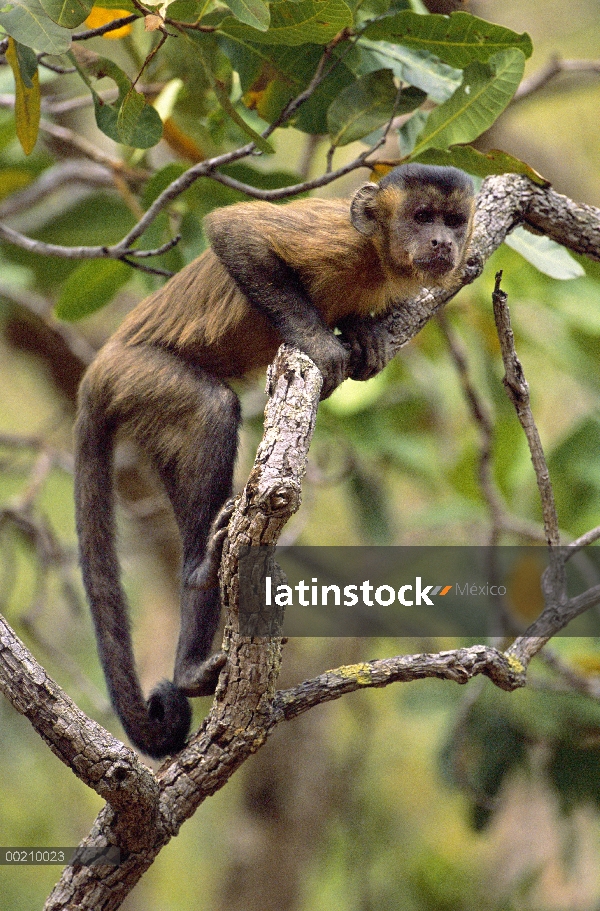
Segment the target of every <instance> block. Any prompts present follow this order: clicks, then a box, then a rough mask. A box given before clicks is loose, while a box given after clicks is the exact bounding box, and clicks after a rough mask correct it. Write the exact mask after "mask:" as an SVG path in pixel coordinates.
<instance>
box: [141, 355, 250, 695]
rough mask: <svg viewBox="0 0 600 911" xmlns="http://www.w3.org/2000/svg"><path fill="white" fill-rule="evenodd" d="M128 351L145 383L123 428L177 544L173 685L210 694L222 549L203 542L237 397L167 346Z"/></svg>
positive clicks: (234, 429) (225, 487)
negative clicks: (144, 459) (169, 511)
mask: <svg viewBox="0 0 600 911" xmlns="http://www.w3.org/2000/svg"><path fill="white" fill-rule="evenodd" d="M127 355H128V356H129V357H137V358H138V359H139V360H140V361H141V362H143V367H144V371H145V375H146V376H147V377H148V380H149V382H148V384H147V385H146V388H144V389H143V390H140V393H141V394H140V402H141V399H142V396H143V404H141V408H143V415H142V416H140V415H138V416H137V417H136V419H135V421H133V420H132V421H131V422H130V427H129V429H130V431H131V432H132V433H133V435H134V437H135V438H136V439H137V440H138V442H139V443H140V445H141V446H142V448H144V449H145V450H146V451H147V452H148V453H149V455H150V457H151V458H152V460H153V462H154V464H155V465H156V467H157V469H158V472H159V474H160V477H161V479H162V481H163V483H164V485H165V488H166V490H167V493H168V495H169V499H170V500H171V504H172V506H173V511H174V513H175V518H176V520H177V524H178V527H179V532H180V535H181V539H182V543H183V565H182V579H181V583H182V584H181V628H180V634H179V641H178V644H177V652H176V657H175V673H174V682H175V684H176V686H178V687H179V688H180V689H182V690H184V691H185V692H186V694H187V695H196V696H197V695H202V694H205V693H209V692H214V688H215V684H216V679H217V677H218V671H219V669H220V666H222V663H223V662H222V660H221V665H219V660H220V659H216V665H217V666H216V667H215V661H214V660H213V661H211V662H210V664H209V667H208V668H205V667H203V662H204V661H205V659H206V658H207V657H208V655H209V654H210V650H211V647H212V642H213V638H214V635H215V632H216V630H217V627H218V625H219V619H220V602H219V591H218V586H217V580H216V573H215V572H213V571H212V569H211V567H212V562H214V561H215V560H218V556H219V553H220V547H219V545H218V544H217V546H216V548H211V547H209V546H208V543H209V540H208V539H209V534H210V531H211V526H212V524H213V521H214V520H215V518H216V516H217V515H218V513H219V510H220V509H221V507H222V506H223V504H224V503H225V501H226V500H227V499H228V497H229V496H230V495H231V486H232V477H233V467H234V462H235V456H236V451H237V438H238V427H239V422H240V406H239V401H238V398H237V396H236V395H235V393H234V392H233V390H232V389H230V388H229V386H227V385H226V384H225V383H223V382H222V381H221V380H219V379H218V378H217V377H215V376H212V375H211V374H210V373H208V372H207V371H205V370H203V369H201V368H199V367H196V366H194V365H192V364H190V363H188V362H186V361H184V360H183V359H181V358H179V357H177V356H176V355H175V354H172V353H171V352H169V351H166V350H164V349H158V348H149V347H146V346H144V348H143V349H142V348H140V349H136V348H135V347H132V348H130V349H127ZM140 369H141V368H140ZM138 404H139V403H138ZM125 429H127V423H126V424H125ZM220 543H221V544H222V542H220ZM216 551H218V552H219V553H216ZM205 560H206V563H207V564H208V565H207V566H206V568H205V563H204V561H205ZM203 578H205V579H206V582H207V584H206V585H204V586H202V587H199V586H198V579H200V580H201V579H203Z"/></svg>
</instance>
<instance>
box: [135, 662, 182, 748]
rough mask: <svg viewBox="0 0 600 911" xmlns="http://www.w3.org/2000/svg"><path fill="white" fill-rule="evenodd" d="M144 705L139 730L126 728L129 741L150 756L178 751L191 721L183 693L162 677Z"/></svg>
mask: <svg viewBox="0 0 600 911" xmlns="http://www.w3.org/2000/svg"><path fill="white" fill-rule="evenodd" d="M147 709H148V721H147V724H145V725H144V726H143V730H140V731H131V732H130V731H129V730H128V731H127V733H128V734H129V739H130V740H131V742H132V743H133V744H134V746H136V747H137V748H138V749H139V750H140V751H141V752H142V753H145V754H146V755H147V756H150V757H151V758H152V759H163V758H164V757H165V756H168V755H170V754H172V753H178V752H179V751H180V750H181V749H183V747H184V746H185V742H186V740H187V736H188V733H189V730H190V725H191V723H192V709H191V706H190V703H189V701H188V699H187V698H186V696H185V695H184V694H183V692H182V691H181V690H180V689H179V688H178V687H177V686H175V684H174V683H172V682H171V681H170V680H163V681H161V683H159V684H158V685H157V686H156V687H155V688H154V689H153V690H152V692H151V693H150V696H149V697H148V701H147ZM126 729H127V728H126Z"/></svg>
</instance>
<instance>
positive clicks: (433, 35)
mask: <svg viewBox="0 0 600 911" xmlns="http://www.w3.org/2000/svg"><path fill="white" fill-rule="evenodd" d="M363 35H364V37H365V38H374V39H375V40H383V41H391V42H393V43H394V44H402V45H404V46H405V47H412V48H418V49H420V50H423V51H428V52H429V53H430V54H433V55H434V56H435V57H439V59H440V60H443V61H444V62H445V63H449V64H450V66H455V67H458V68H459V69H463V68H464V67H465V66H468V64H469V63H473V62H474V61H479V62H481V63H485V62H486V61H487V60H489V58H490V57H491V56H492V55H493V54H496V53H498V52H499V51H503V50H508V49H509V48H519V49H520V50H521V51H522V52H523V54H524V55H525V57H530V56H531V54H532V51H533V47H532V44H531V38H530V37H529V35H528V34H527V33H523V34H521V35H519V34H518V33H517V32H513V31H511V30H510V29H508V28H504V27H503V26H501V25H495V24H494V23H493V22H486V21H485V19H478V18H477V16H471V15H470V13H463V12H457V13H452V15H450V16H440V15H429V16H420V15H417V14H416V13H413V12H412V11H411V10H405V11H403V12H401V13H395V14H393V15H390V16H383V17H382V18H381V19H376V20H375V21H374V22H371V23H370V24H369V25H368V26H367V28H366V29H365V30H364V32H363Z"/></svg>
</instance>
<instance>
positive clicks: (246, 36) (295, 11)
mask: <svg viewBox="0 0 600 911" xmlns="http://www.w3.org/2000/svg"><path fill="white" fill-rule="evenodd" d="M351 25H352V13H351V11H350V7H349V6H348V5H347V4H346V3H344V0H300V2H299V3H292V2H291V0H284V2H283V3H275V4H273V5H272V6H271V25H270V28H269V29H268V31H266V32H264V31H258V29H254V28H250V27H249V26H247V25H243V24H241V23H238V22H236V20H235V19H226V20H225V21H224V22H223V24H222V26H221V31H222V32H223V33H224V34H226V35H231V36H232V37H233V38H237V39H238V40H239V41H242V40H246V41H251V42H254V43H256V44H271V45H273V44H284V45H287V46H289V47H297V46H299V45H301V44H326V43H327V41H329V40H330V39H331V38H333V37H334V35H337V33H338V32H340V31H341V30H342V29H343V28H346V27H349V26H351Z"/></svg>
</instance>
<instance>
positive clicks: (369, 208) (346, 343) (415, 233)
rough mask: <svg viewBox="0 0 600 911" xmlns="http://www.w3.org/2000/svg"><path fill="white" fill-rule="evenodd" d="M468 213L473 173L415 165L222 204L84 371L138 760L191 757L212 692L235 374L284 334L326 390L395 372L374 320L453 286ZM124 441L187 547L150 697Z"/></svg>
mask: <svg viewBox="0 0 600 911" xmlns="http://www.w3.org/2000/svg"><path fill="white" fill-rule="evenodd" d="M473 210H474V194H473V184H472V181H471V179H470V178H469V177H468V176H467V175H466V174H464V173H463V172H462V171H458V170H456V169H455V168H443V167H434V166H426V165H417V164H409V165H403V166H401V167H398V168H395V169H394V170H393V171H391V172H390V173H389V174H387V175H386V176H385V177H384V178H383V179H382V180H381V181H380V183H379V184H372V183H367V184H365V185H364V186H362V187H360V188H359V189H358V190H357V191H356V193H355V194H354V195H353V196H352V198H351V199H303V200H297V201H294V202H291V203H288V204H287V205H283V206H277V205H273V204H272V203H268V202H248V203H239V204H237V205H233V206H229V207H227V208H222V209H217V210H215V211H213V212H212V213H210V215H209V216H208V217H207V219H206V221H205V226H206V231H207V234H208V237H209V239H210V243H211V246H210V247H209V248H208V249H207V250H206V251H205V252H204V253H203V254H202V255H201V256H199V257H198V259H196V260H194V261H193V262H192V263H190V264H189V265H188V266H186V267H185V268H184V269H182V270H181V272H179V273H178V274H177V275H175V276H174V277H173V278H171V279H170V280H169V281H168V282H167V283H166V284H165V285H164V287H162V288H160V290H158V291H156V292H155V293H154V294H151V295H150V297H148V298H147V299H146V300H144V301H142V302H141V303H140V304H139V305H138V306H137V307H136V308H135V309H134V310H133V311H132V312H131V313H130V314H129V316H128V317H127V318H126V320H125V321H124V323H123V324H122V326H121V327H120V328H119V329H118V330H117V332H116V333H115V334H114V335H113V336H112V338H111V339H109V341H108V342H107V343H106V344H105V345H104V347H103V348H102V349H101V351H100V352H99V354H98V355H97V357H96V359H95V360H94V362H93V363H92V365H91V366H90V368H89V369H88V371H87V373H86V374H85V377H84V379H83V382H82V384H81V389H80V394H79V412H78V417H77V423H76V433H75V436H76V462H75V499H76V515H77V533H78V537H79V548H80V557H81V565H82V569H83V580H84V584H85V589H86V592H87V596H88V599H89V602H90V605H91V610H92V615H93V618H94V625H95V629H96V636H97V639H98V649H99V652H100V660H101V661H102V665H103V668H104V673H105V675H106V680H107V683H108V689H109V692H110V697H111V700H112V703H113V705H114V707H115V710H116V712H117V714H118V716H119V718H120V719H121V722H122V724H123V727H124V728H125V731H126V732H127V734H128V736H129V738H130V740H131V742H132V743H133V744H134V745H135V746H136V747H137V748H138V749H139V750H141V751H142V752H143V753H146V754H148V755H149V756H153V757H155V758H160V757H162V756H165V755H167V754H169V753H175V752H177V751H178V750H180V749H181V748H182V747H183V745H184V743H185V741H186V738H187V734H188V730H189V726H190V721H191V709H190V705H189V702H188V700H187V698H186V697H187V696H197V695H202V694H209V693H211V692H214V689H215V685H216V678H217V676H218V668H217V672H215V669H214V667H215V666H214V662H213V665H212V666H211V665H210V664H206V659H207V658H208V656H209V654H210V650H211V646H212V641H213V636H214V634H215V631H216V629H217V626H218V623H219V615H220V603H219V592H218V587H217V586H216V584H215V568H214V562H215V554H214V550H215V548H213V550H212V551H211V547H210V543H211V526H212V524H213V522H214V520H215V518H216V517H217V516H218V515H219V514H220V511H221V509H222V507H223V505H224V504H225V503H226V501H227V500H228V498H229V497H230V496H231V490H232V474H233V466H234V461H235V455H236V449H237V439H238V425H239V421H240V406H239V401H238V398H237V396H236V395H235V393H234V392H233V390H232V389H231V388H230V387H229V386H228V385H227V382H226V381H227V380H228V379H231V378H234V377H241V376H243V375H244V374H246V373H248V372H249V371H252V370H254V369H255V368H257V367H265V366H266V365H268V364H269V363H270V362H271V361H272V360H273V358H274V356H275V353H276V351H277V349H278V347H279V345H280V344H281V342H282V341H285V342H287V343H288V344H290V345H294V346H296V347H297V348H300V349H301V350H302V351H304V352H305V353H306V354H307V355H308V356H309V357H310V358H311V359H312V360H313V361H314V363H315V364H316V366H317V367H318V368H319V370H320V371H321V373H322V375H323V389H322V393H321V397H322V398H326V397H327V396H329V395H331V393H332V392H333V390H334V389H335V388H336V387H337V386H338V385H339V384H340V383H341V382H342V381H343V380H344V379H345V377H346V376H352V377H353V378H354V379H361V380H362V379H368V377H370V376H373V375H374V374H375V373H377V372H378V371H379V370H381V369H382V368H383V367H384V366H385V363H386V358H385V356H384V354H383V347H382V345H381V343H380V342H379V341H378V336H377V332H376V328H377V320H376V317H377V316H381V315H383V314H385V313H386V312H387V311H389V310H390V308H391V307H392V306H393V305H394V304H395V303H398V302H399V301H401V300H403V299H407V298H411V297H413V296H414V295H416V294H417V293H418V292H419V291H420V290H421V289H422V288H423V287H429V288H432V287H445V286H446V285H447V284H448V283H449V281H450V280H451V279H452V276H453V275H454V274H455V273H456V272H457V270H459V269H460V268H461V267H462V265H463V263H464V260H465V254H466V249H467V246H468V242H469V238H470V236H471V230H472V222H473ZM334 330H337V332H334ZM117 431H118V432H119V434H125V435H127V436H130V437H132V438H133V439H134V440H135V441H137V443H139V445H140V446H141V447H142V449H143V450H144V451H145V452H146V453H147V454H148V456H149V457H150V459H151V461H152V463H153V465H154V466H155V467H156V469H157V471H158V473H159V475H160V477H161V479H162V482H163V484H164V486H165V488H166V491H167V493H168V495H169V498H170V501H171V504H172V506H173V510H174V513H175V518H176V520H177V524H178V527H179V531H180V534H181V539H182V543H183V566H182V583H181V631H180V635H179V642H178V645H177V654H176V659H175V673H174V682H173V683H171V682H170V681H163V682H162V683H160V684H159V685H158V686H157V687H156V688H155V689H154V690H153V691H152V693H151V694H150V697H149V698H148V700H146V699H145V698H144V695H143V693H142V690H141V687H140V684H139V680H138V676H137V671H136V668H135V660H134V655H133V649H132V643H131V636H130V631H129V623H128V616H127V614H128V611H127V604H126V601H125V596H124V594H123V591H122V588H121V585H120V581H119V565H118V561H117V554H116V548H115V528H114V516H113V512H114V507H113V493H112V488H113V478H112V452H113V448H114V439H115V435H116V433H117ZM207 580H208V582H207ZM209 668H210V670H208V669H209Z"/></svg>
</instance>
